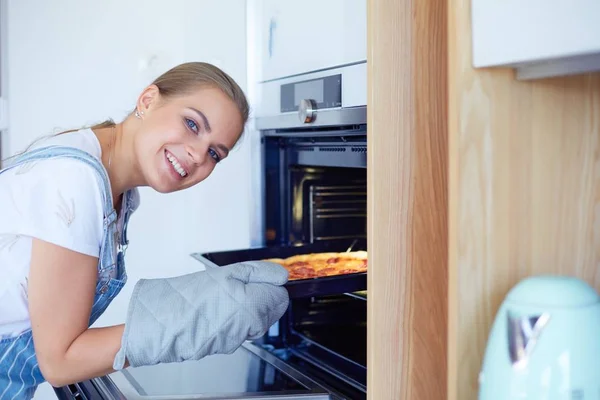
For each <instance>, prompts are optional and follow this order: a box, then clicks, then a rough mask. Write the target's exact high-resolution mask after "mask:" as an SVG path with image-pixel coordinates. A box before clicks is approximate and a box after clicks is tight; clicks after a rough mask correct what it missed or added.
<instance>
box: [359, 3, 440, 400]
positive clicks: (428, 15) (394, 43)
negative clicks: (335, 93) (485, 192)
mask: <svg viewBox="0 0 600 400" xmlns="http://www.w3.org/2000/svg"><path fill="white" fill-rule="evenodd" d="M445 25H446V1H444V0H411V1H395V0H370V1H369V12H368V42H369V47H368V62H367V63H368V66H367V68H368V87H369V89H368V93H369V94H368V149H369V150H368V167H367V173H368V248H369V274H368V280H369V281H368V291H369V302H368V324H369V327H368V397H369V399H373V400H399V399H401V400H415V399H419V400H427V399H435V400H440V399H445V398H446V354H447V351H446V345H447V341H446V331H447V329H446V321H447V285H448V283H447V232H448V231H447V212H446V210H447V179H446V164H447V155H448V149H447V137H446V134H447V129H446V120H447V112H446V110H447V108H446V99H447V95H446V29H445Z"/></svg>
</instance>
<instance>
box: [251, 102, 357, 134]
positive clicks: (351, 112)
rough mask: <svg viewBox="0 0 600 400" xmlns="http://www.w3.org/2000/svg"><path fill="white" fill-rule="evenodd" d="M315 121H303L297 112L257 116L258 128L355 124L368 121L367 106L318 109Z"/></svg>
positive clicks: (299, 127)
mask: <svg viewBox="0 0 600 400" xmlns="http://www.w3.org/2000/svg"><path fill="white" fill-rule="evenodd" d="M316 115H317V116H316V118H315V122H312V123H309V124H307V123H302V121H300V118H299V117H298V114H297V113H285V114H279V115H275V116H272V117H260V118H256V120H255V123H256V129H258V130H267V129H289V128H298V129H302V128H310V127H315V126H316V127H322V126H336V125H338V126H340V125H355V124H366V123H367V107H365V106H360V107H348V108H336V109H327V110H317V111H316Z"/></svg>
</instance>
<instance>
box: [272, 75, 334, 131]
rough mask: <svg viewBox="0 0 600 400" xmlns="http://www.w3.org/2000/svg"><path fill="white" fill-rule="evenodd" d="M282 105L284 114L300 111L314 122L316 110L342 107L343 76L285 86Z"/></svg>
mask: <svg viewBox="0 0 600 400" xmlns="http://www.w3.org/2000/svg"><path fill="white" fill-rule="evenodd" d="M280 105H281V106H280V111H281V112H282V113H284V112H294V111H299V115H300V118H301V119H302V118H303V117H304V118H305V119H306V118H308V119H310V121H306V122H312V118H313V117H314V112H315V110H316V109H322V108H335V107H341V106H342V74H336V75H329V76H324V77H321V78H314V79H309V80H304V81H300V82H291V83H286V84H283V85H281V87H280Z"/></svg>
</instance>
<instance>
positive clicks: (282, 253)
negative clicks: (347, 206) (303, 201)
mask: <svg viewBox="0 0 600 400" xmlns="http://www.w3.org/2000/svg"><path fill="white" fill-rule="evenodd" d="M349 249H350V250H352V251H357V250H365V251H366V250H367V241H366V239H354V240H352V239H344V240H335V241H334V240H330V241H326V242H317V243H311V244H306V245H301V246H268V247H256V248H251V249H244V250H232V251H220V252H212V253H192V254H191V255H192V257H194V258H195V259H197V260H198V261H200V262H201V263H203V264H204V265H205V266H206V267H215V266H216V267H222V266H225V265H229V264H234V263H237V262H242V261H252V260H264V259H268V258H287V257H291V256H295V255H298V254H309V253H326V252H344V251H347V250H349ZM285 287H286V288H287V290H288V293H289V295H290V298H301V297H313V296H327V295H333V294H342V293H352V292H357V291H361V290H366V289H367V272H360V273H356V274H346V275H334V276H324V277H317V278H309V279H298V280H293V281H289V282H288V283H287V284H286V285H285Z"/></svg>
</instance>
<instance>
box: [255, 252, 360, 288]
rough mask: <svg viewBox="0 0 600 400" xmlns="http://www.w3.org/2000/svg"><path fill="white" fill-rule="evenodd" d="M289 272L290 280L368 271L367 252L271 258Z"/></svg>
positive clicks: (271, 260)
mask: <svg viewBox="0 0 600 400" xmlns="http://www.w3.org/2000/svg"><path fill="white" fill-rule="evenodd" d="M264 261H270V262H274V263H277V264H279V265H282V266H283V267H284V268H285V269H287V270H288V272H289V274H290V275H289V280H290V281H292V280H298V279H309V278H319V277H323V276H333V275H344V274H354V273H358V272H366V271H367V252H366V251H352V252H344V253H312V254H300V255H296V256H291V257H288V258H285V259H284V258H270V259H266V260H264Z"/></svg>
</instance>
